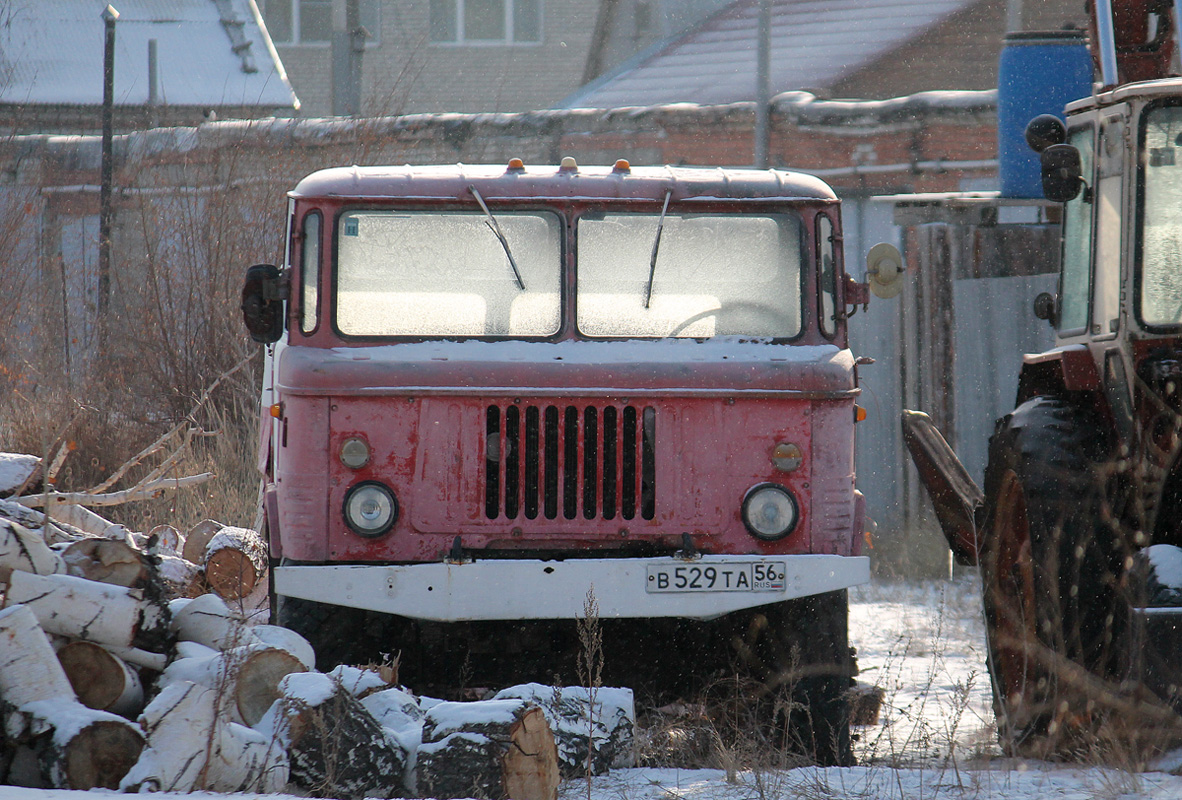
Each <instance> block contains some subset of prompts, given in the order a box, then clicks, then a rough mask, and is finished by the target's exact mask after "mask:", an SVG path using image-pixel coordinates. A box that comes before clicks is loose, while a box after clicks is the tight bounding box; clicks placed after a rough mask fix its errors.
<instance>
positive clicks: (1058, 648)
mask: <svg viewBox="0 0 1182 800" xmlns="http://www.w3.org/2000/svg"><path fill="white" fill-rule="evenodd" d="M1110 442H1111V437H1110V435H1109V434H1108V433H1107V429H1106V427H1105V426H1104V424H1103V423H1102V421H1101V420H1100V419H1098V418H1097V416H1096V415H1095V414H1094V413H1092V412H1090V411H1088V410H1086V409H1085V408H1083V407H1081V406H1080V405H1076V404H1073V403H1071V402H1069V401H1068V400H1066V399H1064V398H1059V397H1034V398H1032V399H1030V400H1028V401H1026V402H1025V403H1023V404H1021V405H1020V406H1019V407H1018V408H1017V409H1015V410H1014V411H1013V412H1012V413H1011V414H1008V415H1007V416H1006V417H1004V418H1003V419H1001V420H999V422H998V425H997V430H996V431H995V433H994V435H993V437H992V438H991V439H990V444H989V463H988V467H987V469H986V473H985V502H986V508H987V509H988V514H987V518H986V522H985V529H984V530H983V531H982V532H981V538H982V540H983V547H982V556H981V570H982V581H983V584H984V600H985V616H986V632H987V639H988V645H989V673H990V678H991V679H992V684H993V702H994V711H995V712H996V714H997V719H998V733H999V738H1000V740H1001V744H1002V746H1003V748H1004V749H1005V750H1006V751H1007V752H1010V753H1011V754H1030V753H1040V752H1053V751H1057V750H1063V749H1064V748H1070V747H1071V746H1072V745H1073V743H1074V742H1075V741H1076V739H1077V738H1078V737H1077V736H1076V734H1085V735H1086V733H1087V732H1088V731H1089V730H1090V729H1091V728H1092V726H1093V724H1094V723H1095V722H1096V721H1098V719H1097V715H1096V711H1097V706H1096V698H1095V697H1094V696H1089V693H1088V692H1087V691H1084V688H1085V687H1084V684H1085V681H1082V680H1081V671H1080V668H1082V670H1083V671H1086V673H1091V675H1092V676H1096V677H1098V678H1101V679H1111V678H1114V677H1115V672H1116V670H1117V668H1118V653H1117V652H1116V650H1117V647H1116V643H1117V642H1119V641H1120V636H1121V626H1122V624H1123V620H1124V617H1125V612H1124V610H1123V609H1122V606H1121V603H1122V601H1121V598H1120V596H1119V592H1118V587H1117V584H1118V580H1119V576H1120V574H1121V570H1122V565H1123V562H1124V558H1125V555H1126V552H1125V548H1124V546H1123V543H1122V540H1121V536H1120V526H1119V525H1118V524H1117V523H1116V522H1115V521H1114V520H1115V515H1114V514H1113V513H1112V510H1111V507H1110V505H1109V503H1108V498H1107V489H1106V486H1107V485H1108V484H1109V483H1110V482H1111V481H1110V478H1111V477H1112V473H1111V467H1112V464H1113V462H1112V461H1111V460H1110V457H1109V451H1110V447H1111V445H1110ZM1091 686H1092V688H1091V690H1089V691H1091V692H1093V695H1094V688H1095V687H1094V684H1091Z"/></svg>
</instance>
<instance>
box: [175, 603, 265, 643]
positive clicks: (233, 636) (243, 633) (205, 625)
mask: <svg viewBox="0 0 1182 800" xmlns="http://www.w3.org/2000/svg"><path fill="white" fill-rule="evenodd" d="M171 607H172V608H173V611H174V613H173V616H172V627H173V630H175V631H176V635H177V638H178V639H180V640H181V641H185V642H197V643H198V644H203V645H205V646H206V647H212V648H213V649H214V650H225V649H227V648H229V647H236V646H238V645H241V644H245V643H246V642H248V641H250V638H251V637H250V631H249V630H248V629H247V627H246V622H245V620H243V619H242V616H241V615H240V614H238V613H237V612H235V611H234V610H233V609H231V608H230V607H229V606H227V605H226V602H225V601H224V600H222V598H220V597H218V596H217V595H216V594H203V595H201V596H200V597H195V598H193V599H192V600H184V601H181V600H174V601H173V603H172V604H171Z"/></svg>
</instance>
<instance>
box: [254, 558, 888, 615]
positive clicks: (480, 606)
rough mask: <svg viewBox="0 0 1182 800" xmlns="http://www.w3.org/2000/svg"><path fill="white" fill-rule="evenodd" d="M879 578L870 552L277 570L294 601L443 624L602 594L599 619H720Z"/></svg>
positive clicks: (578, 608)
mask: <svg viewBox="0 0 1182 800" xmlns="http://www.w3.org/2000/svg"><path fill="white" fill-rule="evenodd" d="M753 562H759V563H768V562H775V563H776V564H777V565H782V566H783V568H784V574H785V579H784V581H783V583H784V586H783V588H782V589H779V590H775V591H742V590H738V591H736V590H730V591H678V592H650V591H647V589H646V584H647V581H648V576H649V571H650V570H649V568H650V567H666V568H669V567H677V566H684V567H693V566H698V567H700V568H702V569H705V568H707V567H712V568H714V569H715V570H718V571H721V570H725V569H735V570H737V569H742V565H746V564H751V563H753ZM869 580H870V559H869V558H866V557H865V556H835V555H797V556H767V557H762V556H702V557H700V558H696V559H694V560H683V559H677V558H672V557H667V558H589V559H568V560H565V561H556V560H553V561H552V560H546V561H543V560H533V559H530V560H527V559H520V560H518V559H504V560H499V559H498V560H488V561H474V562H466V563H458V564H457V563H431V564H408V565H400V566H323V567H322V566H290V567H278V568H276V570H275V592H276V593H277V594H280V595H283V596H285V597H295V598H299V599H302V600H315V601H317V602H320V603H328V604H331V605H338V606H348V607H351V608H363V609H369V610H373V611H382V612H385V613H388V614H397V615H399V616H403V617H411V618H414V619H424V620H435V621H439V622H464V621H475V620H506V619H575V618H578V617H582V616H584V604H585V602H586V599H587V592H588V590H591V589H593V590H594V592H595V599H596V602H597V604H598V606H599V616H600V617H602V618H612V617H683V618H687V619H711V618H714V617H718V616H721V615H722V614H727V613H730V612H732V611H739V610H741V609H744V608H752V607H754V606H761V605H766V604H768V603H775V602H778V601H780V600H790V599H793V598H796V597H807V596H809V595H814V594H821V593H822V592H831V591H835V590H837V589H846V588H849V587H850V586H856V585H858V584H860V583H866V582H867V581H869Z"/></svg>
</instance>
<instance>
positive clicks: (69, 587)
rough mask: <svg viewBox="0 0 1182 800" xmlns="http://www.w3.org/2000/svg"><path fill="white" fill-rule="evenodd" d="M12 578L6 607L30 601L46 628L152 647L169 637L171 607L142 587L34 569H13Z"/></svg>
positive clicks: (160, 646)
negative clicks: (150, 596)
mask: <svg viewBox="0 0 1182 800" xmlns="http://www.w3.org/2000/svg"><path fill="white" fill-rule="evenodd" d="M9 581H10V582H9V584H8V590H7V591H6V592H5V595H4V607H8V606H12V605H16V604H18V603H24V604H26V605H28V607H29V610H31V611H32V612H33V613H34V614H35V615H36V617H37V621H38V622H39V623H40V625H41V628H42V629H43V630H45V631H46V632H48V633H56V634H60V635H62V636H69V637H71V638H74V639H86V640H87V641H91V642H98V643H100V644H112V645H117V646H120V647H140V648H143V649H146V650H150V651H158V650H162V649H163V648H164V646H165V645H166V644H167V643H168V640H169V638H170V636H169V631H168V611H167V609H166V608H165V607H164V606H162V605H160V604H159V603H156V602H152V601H149V600H146V599H144V596H143V593H142V592H140V591H139V590H138V589H128V588H126V587H123V586H114V585H112V584H108V583H99V582H97V581H88V580H85V579H84V578H77V577H74V576H72V575H34V574H33V573H31V572H13V573H12V575H11V577H10V579H9Z"/></svg>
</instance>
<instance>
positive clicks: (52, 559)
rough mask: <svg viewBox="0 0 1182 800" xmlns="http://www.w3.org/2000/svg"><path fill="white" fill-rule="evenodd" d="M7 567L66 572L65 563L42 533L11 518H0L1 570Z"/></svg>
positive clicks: (10, 568)
mask: <svg viewBox="0 0 1182 800" xmlns="http://www.w3.org/2000/svg"><path fill="white" fill-rule="evenodd" d="M5 569H7V570H21V571H23V572H34V573H36V574H38V575H53V574H55V573H59V572H65V564H64V563H63V562H62V557H61V556H60V555H58V554H57V553H56V552H55V551H53V550H52V549H50V547H49V545H48V544H46V543H45V539H44V538H43V537H42V536H41V534H40V533H36V532H34V531H31V530H29V529H28V528H26V527H25V526H24V525H21V524H19V523H16V522H12V521H11V520H7V519H0V570H5Z"/></svg>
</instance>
